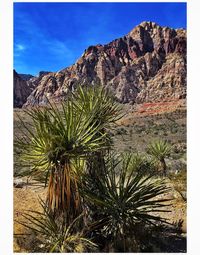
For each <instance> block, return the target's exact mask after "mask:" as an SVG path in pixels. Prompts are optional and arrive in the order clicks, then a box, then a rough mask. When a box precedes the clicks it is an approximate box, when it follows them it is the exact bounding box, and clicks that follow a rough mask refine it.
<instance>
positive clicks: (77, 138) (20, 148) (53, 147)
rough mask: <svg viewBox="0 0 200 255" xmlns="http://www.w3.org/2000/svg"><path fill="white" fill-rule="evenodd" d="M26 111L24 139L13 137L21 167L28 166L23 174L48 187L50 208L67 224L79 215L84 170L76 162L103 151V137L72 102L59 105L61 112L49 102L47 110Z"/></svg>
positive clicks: (105, 142)
mask: <svg viewBox="0 0 200 255" xmlns="http://www.w3.org/2000/svg"><path fill="white" fill-rule="evenodd" d="M25 112H26V114H27V115H28V116H29V117H30V118H31V121H32V123H31V124H30V125H27V124H26V123H25V122H24V121H23V120H21V125H22V127H23V128H24V129H25V131H24V136H23V137H20V138H17V137H16V143H15V150H16V152H17V153H19V154H20V155H21V163H22V166H27V165H29V167H30V169H28V171H25V172H24V173H23V174H24V175H32V176H33V177H35V178H39V179H40V180H43V181H45V184H48V194H47V205H48V207H49V209H51V210H52V211H53V212H55V214H60V213H63V212H64V214H65V215H66V216H67V218H68V219H69V222H70V219H71V220H72V219H73V218H74V217H76V216H77V215H79V214H80V212H81V201H80V196H79V190H78V182H79V180H80V178H81V171H80V170H81V169H83V167H76V166H77V161H79V163H80V162H81V160H84V158H85V157H86V156H87V155H89V154H91V153H94V152H97V151H99V150H102V148H105V147H106V146H107V138H106V134H102V133H101V130H102V126H101V124H100V123H96V122H95V116H93V114H92V113H91V114H88V115H85V114H84V111H83V110H82V111H81V110H79V111H77V110H76V108H75V106H74V103H73V102H72V101H68V102H66V103H62V104H61V106H60V109H58V107H57V105H55V104H54V105H53V104H50V102H49V105H48V107H45V108H39V107H37V108H32V109H26V110H25ZM79 165H80V164H79Z"/></svg>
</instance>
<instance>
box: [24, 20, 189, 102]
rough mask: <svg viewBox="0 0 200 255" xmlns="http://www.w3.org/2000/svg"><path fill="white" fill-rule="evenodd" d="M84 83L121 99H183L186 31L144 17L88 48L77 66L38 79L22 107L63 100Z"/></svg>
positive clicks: (140, 100) (184, 94)
mask: <svg viewBox="0 0 200 255" xmlns="http://www.w3.org/2000/svg"><path fill="white" fill-rule="evenodd" d="M36 84H37V86H36ZM86 84H87V85H88V84H91V85H95V84H100V85H102V86H104V87H106V88H108V89H110V90H111V91H112V92H113V94H114V95H115V97H116V99H117V100H118V101H119V102H121V103H132V104H134V103H143V102H154V101H163V100H170V99H174V98H176V99H178V98H180V99H182V98H185V97H186V30H184V29H171V28H169V27H161V26H159V25H158V24H156V23H155V22H146V21H144V22H142V23H141V24H139V25H138V26H136V27H134V28H133V29H132V30H131V31H130V32H129V33H128V34H126V35H125V36H123V37H121V38H118V39H115V40H113V41H111V42H110V43H108V44H104V45H101V44H97V45H92V46H89V47H88V48H87V49H86V50H85V51H84V52H83V54H82V56H81V57H80V58H79V59H78V60H77V61H76V62H75V63H74V64H73V65H71V66H69V67H66V68H64V69H62V70H60V71H58V72H51V73H49V74H47V75H44V76H43V77H42V78H41V77H40V78H38V80H37V79H36V80H35V89H34V90H33V91H32V92H31V94H30V95H29V97H28V98H27V101H26V103H25V104H24V106H34V105H43V104H46V98H49V99H52V100H56V101H59V100H62V99H64V98H65V97H66V96H67V94H68V93H69V91H71V90H75V89H76V87H77V86H78V85H86Z"/></svg>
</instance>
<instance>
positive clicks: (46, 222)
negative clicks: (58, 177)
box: [18, 200, 98, 253]
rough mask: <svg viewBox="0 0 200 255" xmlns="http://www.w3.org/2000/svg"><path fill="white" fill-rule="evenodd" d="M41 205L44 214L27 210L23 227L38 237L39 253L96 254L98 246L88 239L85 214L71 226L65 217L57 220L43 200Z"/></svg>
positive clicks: (22, 221) (24, 213)
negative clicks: (84, 220) (84, 222)
mask: <svg viewBox="0 0 200 255" xmlns="http://www.w3.org/2000/svg"><path fill="white" fill-rule="evenodd" d="M40 204H41V206H42V208H43V212H38V211H34V210H27V211H26V212H23V213H22V217H23V220H21V221H20V222H18V223H20V224H21V225H23V226H25V227H26V228H27V229H29V230H31V231H33V232H34V233H35V236H36V240H37V242H36V243H37V245H38V247H37V248H36V247H35V249H36V250H37V251H39V252H59V253H60V252H62V253H64V252H76V253H79V252H80V253H82V252H92V251H93V252H94V251H96V250H97V248H98V247H97V245H96V244H95V243H94V242H92V241H91V240H90V239H89V238H87V237H86V236H85V234H84V230H83V229H82V230H81V231H80V225H81V226H82V225H83V214H80V215H79V216H78V217H77V218H75V219H74V220H73V221H72V222H71V223H70V224H69V225H67V224H66V222H65V220H64V218H63V217H58V218H55V217H54V215H53V214H52V212H51V211H49V208H48V207H47V206H46V203H44V202H43V201H42V200H40Z"/></svg>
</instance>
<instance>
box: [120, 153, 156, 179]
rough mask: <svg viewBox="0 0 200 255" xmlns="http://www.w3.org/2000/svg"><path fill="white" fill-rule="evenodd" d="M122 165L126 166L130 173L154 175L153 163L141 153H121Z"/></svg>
mask: <svg viewBox="0 0 200 255" xmlns="http://www.w3.org/2000/svg"><path fill="white" fill-rule="evenodd" d="M122 157H123V163H124V164H128V166H129V167H130V171H133V170H134V169H135V173H139V174H141V175H152V174H153V173H154V171H155V170H154V164H153V161H152V160H151V159H149V158H147V157H146V155H143V154H141V153H130V152H128V153H123V154H122Z"/></svg>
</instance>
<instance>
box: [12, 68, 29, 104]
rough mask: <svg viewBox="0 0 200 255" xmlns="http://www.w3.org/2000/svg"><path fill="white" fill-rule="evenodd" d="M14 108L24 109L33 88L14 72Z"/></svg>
mask: <svg viewBox="0 0 200 255" xmlns="http://www.w3.org/2000/svg"><path fill="white" fill-rule="evenodd" d="M13 77H14V86H13V89H14V107H22V105H23V104H24V103H25V102H26V100H27V97H28V96H29V95H30V93H31V88H30V87H29V86H28V84H27V82H26V81H25V80H23V79H22V78H21V76H20V75H19V74H18V73H17V72H16V71H15V70H14V71H13Z"/></svg>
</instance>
